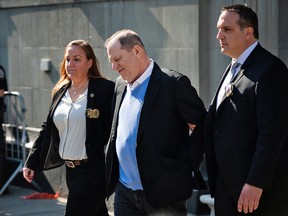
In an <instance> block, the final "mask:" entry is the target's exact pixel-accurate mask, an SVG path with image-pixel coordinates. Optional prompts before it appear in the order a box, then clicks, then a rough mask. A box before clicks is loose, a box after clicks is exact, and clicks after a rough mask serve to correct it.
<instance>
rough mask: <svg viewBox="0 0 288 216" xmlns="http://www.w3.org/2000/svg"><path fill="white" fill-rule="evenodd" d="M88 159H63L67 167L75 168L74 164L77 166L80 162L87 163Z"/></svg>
mask: <svg viewBox="0 0 288 216" xmlns="http://www.w3.org/2000/svg"><path fill="white" fill-rule="evenodd" d="M87 162H88V159H83V160H65V164H66V165H67V167H69V168H75V167H76V166H79V165H81V164H84V163H87Z"/></svg>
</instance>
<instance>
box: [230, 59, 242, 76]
mask: <svg viewBox="0 0 288 216" xmlns="http://www.w3.org/2000/svg"><path fill="white" fill-rule="evenodd" d="M240 65H241V64H240V63H239V62H237V61H235V62H233V63H232V66H231V73H232V79H233V77H234V76H235V75H236V72H237V68H238V67H239V66H240Z"/></svg>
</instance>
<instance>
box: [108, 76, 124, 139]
mask: <svg viewBox="0 0 288 216" xmlns="http://www.w3.org/2000/svg"><path fill="white" fill-rule="evenodd" d="M115 89H116V90H115V95H114V98H113V103H114V104H113V105H112V106H113V107H114V114H113V122H112V128H111V136H112V137H114V135H115V133H116V126H117V124H118V114H119V108H120V105H121V103H122V100H123V97H124V95H125V92H126V83H125V81H124V80H123V79H122V78H121V77H119V78H118V79H117V80H116V85H115Z"/></svg>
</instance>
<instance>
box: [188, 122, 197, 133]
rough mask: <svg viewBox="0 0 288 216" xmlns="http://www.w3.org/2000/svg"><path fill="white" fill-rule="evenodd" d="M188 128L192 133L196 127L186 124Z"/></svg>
mask: <svg viewBox="0 0 288 216" xmlns="http://www.w3.org/2000/svg"><path fill="white" fill-rule="evenodd" d="M187 125H188V127H189V130H190V131H191V132H193V130H194V129H195V128H196V125H195V124H191V123H187Z"/></svg>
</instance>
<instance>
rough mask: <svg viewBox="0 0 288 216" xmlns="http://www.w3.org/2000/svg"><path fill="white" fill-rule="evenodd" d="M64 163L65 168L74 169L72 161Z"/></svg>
mask: <svg viewBox="0 0 288 216" xmlns="http://www.w3.org/2000/svg"><path fill="white" fill-rule="evenodd" d="M65 163H66V165H67V167H69V168H75V164H74V162H73V161H65Z"/></svg>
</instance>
